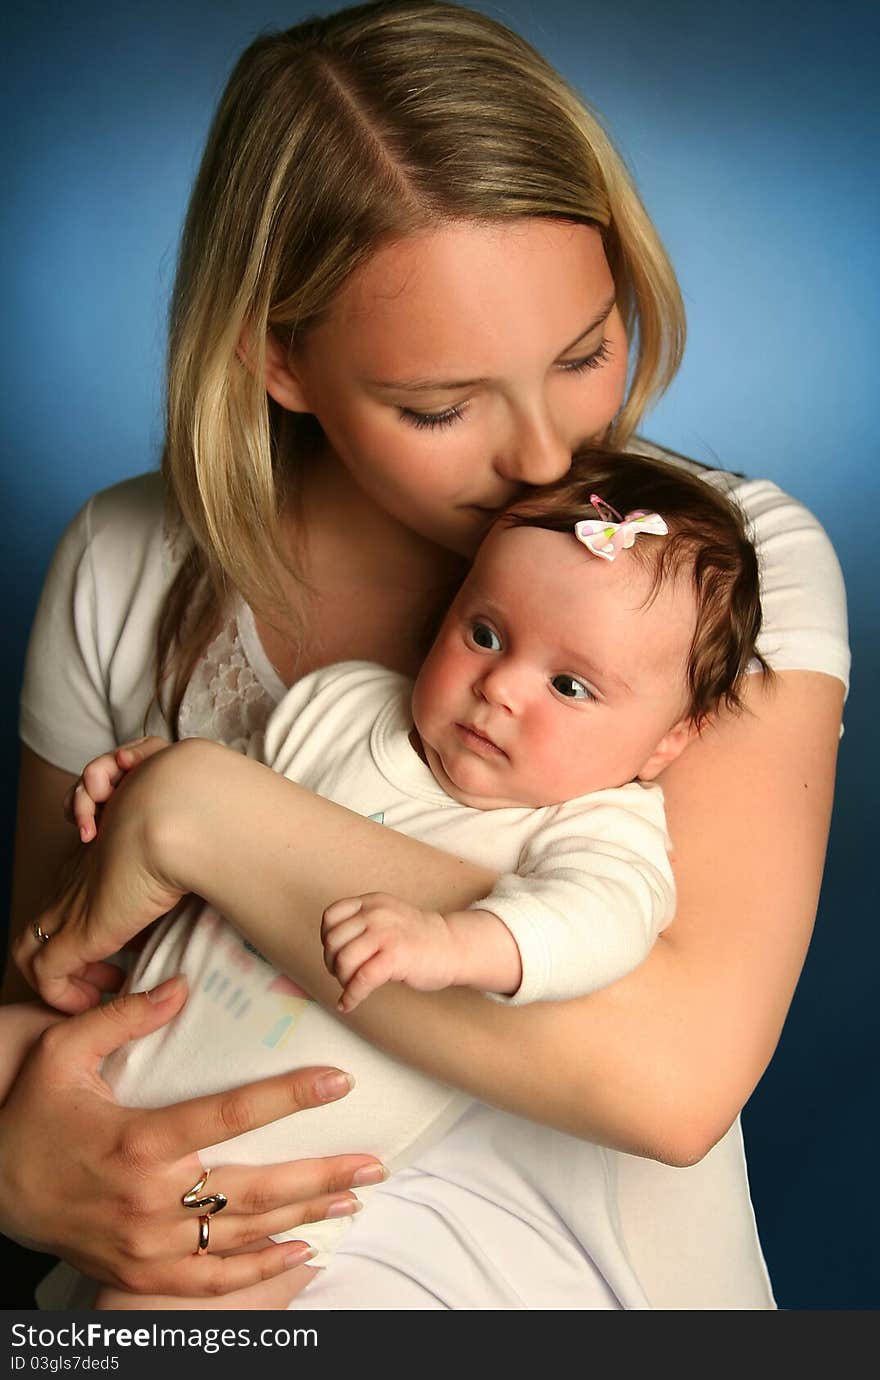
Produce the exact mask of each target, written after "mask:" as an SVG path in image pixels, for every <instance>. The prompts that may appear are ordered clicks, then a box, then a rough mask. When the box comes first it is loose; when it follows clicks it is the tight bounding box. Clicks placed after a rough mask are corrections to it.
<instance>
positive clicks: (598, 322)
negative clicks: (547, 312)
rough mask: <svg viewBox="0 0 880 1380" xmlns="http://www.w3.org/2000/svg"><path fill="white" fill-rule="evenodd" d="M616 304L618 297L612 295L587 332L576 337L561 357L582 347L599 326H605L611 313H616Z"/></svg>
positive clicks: (587, 328) (561, 352) (584, 331)
mask: <svg viewBox="0 0 880 1380" xmlns="http://www.w3.org/2000/svg"><path fill="white" fill-rule="evenodd" d="M616 302H617V296H616V294H612V295H611V297H609V299H608V301H607V302H606V303H605V305H604V307H601V308H600V309H599V313H598V315H597V316H595V317H594V318H593V320H592V321H591V322H590V324H589V326H587V327H586V329H585V330H583V331H581V333H580V335H578V336H575V338H574V340H573V341H572V342H571V344H570V345H566V347H565V349H564V350H560V351H559V353H560V354H561V355H567V354H568V352H569V350H573V349H574V348H575V346H576V345H580V343H581V341H582V340H586V338H587V336H588V335H592V334H593V331H595V330H596V328H597V327H598V326H602V325H604V324H605V322H606V321H607V320H608V318H609V316H610V315H611V313H612V312H613V311H614V307H615V304H616Z"/></svg>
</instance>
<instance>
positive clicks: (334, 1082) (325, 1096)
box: [315, 1073, 354, 1102]
mask: <svg viewBox="0 0 880 1380" xmlns="http://www.w3.org/2000/svg"><path fill="white" fill-rule="evenodd" d="M353 1087H354V1079H353V1078H352V1076H351V1074H350V1073H322V1074H321V1076H320V1077H319V1078H316V1079H315V1092H316V1093H317V1094H318V1096H319V1097H320V1098H321V1100H322V1101H323V1102H332V1101H333V1100H334V1099H335V1098H337V1097H344V1096H345V1094H346V1093H349V1092H351V1090H352V1088H353Z"/></svg>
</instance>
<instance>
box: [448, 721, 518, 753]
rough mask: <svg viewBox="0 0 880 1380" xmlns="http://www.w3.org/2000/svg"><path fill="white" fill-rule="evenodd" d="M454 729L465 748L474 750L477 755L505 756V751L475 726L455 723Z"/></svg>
mask: <svg viewBox="0 0 880 1380" xmlns="http://www.w3.org/2000/svg"><path fill="white" fill-rule="evenodd" d="M455 731H456V733H457V734H458V736H459V738H460V739H461V741H462V742H463V743H464V745H465V747H466V748H470V750H471V752H475V753H476V754H477V756H479V757H506V756H507V753H506V752H504V751H503V749H502V748H500V747H499V746H498V744H497V743H493V742H492V739H491V738H487V737H486V735H485V733H480V732H479V731H478V730H477V729H476V728H470V727H468V725H467V724H456V725H455Z"/></svg>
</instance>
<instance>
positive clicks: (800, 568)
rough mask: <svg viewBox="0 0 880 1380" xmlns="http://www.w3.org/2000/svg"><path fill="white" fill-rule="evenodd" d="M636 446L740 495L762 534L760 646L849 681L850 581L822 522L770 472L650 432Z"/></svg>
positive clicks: (775, 665)
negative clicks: (675, 446)
mask: <svg viewBox="0 0 880 1380" xmlns="http://www.w3.org/2000/svg"><path fill="white" fill-rule="evenodd" d="M635 448H636V449H637V450H638V451H639V453H640V454H642V455H648V456H654V457H655V458H656V459H658V460H665V461H667V462H668V463H669V464H673V465H679V466H681V468H682V469H686V470H688V471H689V473H691V474H694V475H696V476H697V477H698V478H700V479H703V480H705V482H706V483H707V484H711V485H713V487H714V488H716V489H720V490H721V492H722V493H725V494H727V496H728V497H729V498H732V499H733V500H734V501H735V502H736V503H737V505H738V506H739V508H740V509H741V511H742V512H743V514H744V515H745V518H746V522H747V524H748V528H749V535H750V537H751V539H752V541H753V542H754V545H755V550H756V552H757V556H758V567H759V570H760V576H761V609H762V615H763V623H762V630H761V636H760V638H759V640H758V651H759V652H760V653H761V655H762V656H763V657H764V659H765V660H766V661H767V663H768V664H769V665H770V666H771V667H772V669H773V670H774V671H822V672H824V673H825V674H826V675H829V676H834V677H835V678H836V679H837V680H839V681H842V683H843V685H844V686H845V687H846V688H847V689H848V688H849V671H850V650H849V633H848V627H847V610H846V589H845V587H844V582H843V573H842V571H841V569H840V562H839V561H838V559H837V555H836V553H835V551H834V547H833V546H832V544H831V541H830V540H829V537H828V534H827V533H826V532H825V530H824V529H823V527H822V525H821V523H820V522H818V521H817V519H816V518H815V517H814V516H813V514H812V513H811V512H810V511H809V509H807V508H805V507H804V505H803V504H802V503H799V502H798V501H797V500H796V499H794V498H792V497H791V496H790V495H789V494H787V493H785V492H784V491H783V490H782V489H780V488H779V486H778V485H777V484H774V483H772V482H771V481H770V480H769V479H748V478H747V477H746V476H744V475H739V474H733V473H732V472H731V471H729V470H719V469H712V468H709V467H707V466H705V465H701V464H699V463H698V462H697V461H695V460H688V459H686V458H685V457H684V456H682V455H677V454H676V453H675V452H674V451H669V450H665V449H664V448H663V447H661V446H656V445H653V444H652V443H651V442H650V441H646V440H644V439H643V438H642V437H639V438H637V441H636V443H635Z"/></svg>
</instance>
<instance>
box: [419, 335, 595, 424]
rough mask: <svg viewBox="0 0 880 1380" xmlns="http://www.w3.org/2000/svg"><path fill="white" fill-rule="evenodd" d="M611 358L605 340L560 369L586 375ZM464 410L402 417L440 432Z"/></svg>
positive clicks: (565, 362) (569, 372)
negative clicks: (588, 352)
mask: <svg viewBox="0 0 880 1380" xmlns="http://www.w3.org/2000/svg"><path fill="white" fill-rule="evenodd" d="M610 358H611V349H610V342H609V341H608V340H603V341H602V343H601V345H600V346H599V348H598V349H597V350H594V351H593V353H592V354H591V355H586V356H585V357H584V358H583V359H570V360H565V361H564V362H563V363H562V364H560V366H559V367H560V369H563V370H564V371H565V372H566V373H567V374H585V373H587V371H588V370H590V369H601V367H602V365H603V364H607V363H608V360H609V359H610ZM464 410H465V409H464V405H461V406H459V407H447V408H446V409H445V410H444V411H443V412H413V411H412V409H411V408H409V407H402V408H401V409H400V415H401V417H402V418H403V420H404V421H405V422H407V423H408V424H409V426H413V427H415V428H416V430H417V431H440V430H442V429H443V427H446V426H452V424H453V422H458V421H461V418H462V415H463V413H464Z"/></svg>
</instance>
